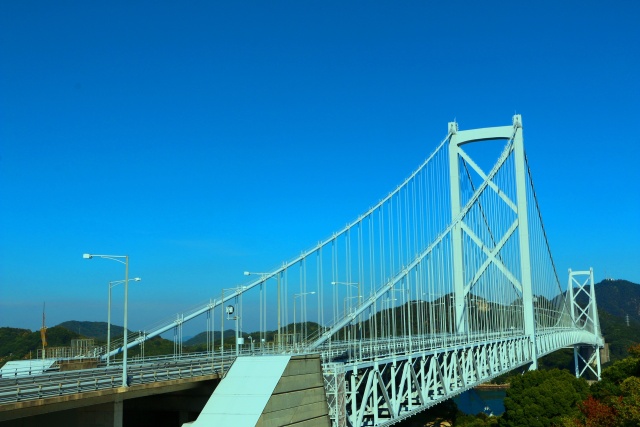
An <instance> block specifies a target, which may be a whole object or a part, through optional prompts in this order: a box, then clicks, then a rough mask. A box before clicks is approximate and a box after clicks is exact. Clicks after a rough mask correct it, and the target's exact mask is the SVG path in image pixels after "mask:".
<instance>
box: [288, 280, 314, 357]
mask: <svg viewBox="0 0 640 427" xmlns="http://www.w3.org/2000/svg"><path fill="white" fill-rule="evenodd" d="M313 294H315V292H303V293H300V294H294V295H293V345H294V347H295V345H296V298H298V297H301V296H303V295H313Z"/></svg>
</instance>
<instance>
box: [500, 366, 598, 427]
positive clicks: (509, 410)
mask: <svg viewBox="0 0 640 427" xmlns="http://www.w3.org/2000/svg"><path fill="white" fill-rule="evenodd" d="M588 395H589V386H588V385H587V382H586V381H585V380H584V379H582V378H576V377H575V376H573V375H571V374H570V373H569V372H567V371H561V370H559V369H552V370H550V371H528V372H525V373H524V374H523V375H521V376H517V377H512V379H511V387H510V388H509V390H507V396H506V398H505V399H504V407H505V412H504V414H503V415H502V418H501V419H500V423H499V425H500V426H501V427H526V426H530V427H550V426H552V425H554V424H556V425H557V424H560V423H561V422H562V418H563V417H567V416H569V417H573V416H577V415H578V413H579V410H578V406H577V404H578V403H579V402H582V401H583V400H584V399H586V398H587V396H588Z"/></svg>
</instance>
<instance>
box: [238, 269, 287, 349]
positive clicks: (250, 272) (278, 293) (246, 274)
mask: <svg viewBox="0 0 640 427" xmlns="http://www.w3.org/2000/svg"><path fill="white" fill-rule="evenodd" d="M252 274H253V275H257V276H261V277H262V279H263V280H264V279H265V277H266V276H268V275H269V274H271V275H273V273H256V272H253V271H245V272H244V275H245V276H251V275H252ZM277 279H278V284H277V299H278V349H280V345H281V340H282V337H281V336H280V329H281V326H280V325H281V320H280V316H281V314H280V272H278V273H277ZM264 285H265V286H266V283H264ZM266 295H267V294H266V288H265V301H264V304H265V307H264V310H265V313H264V316H265V319H264V329H265V338H266V336H267V334H266V330H267V313H266V311H267V298H266Z"/></svg>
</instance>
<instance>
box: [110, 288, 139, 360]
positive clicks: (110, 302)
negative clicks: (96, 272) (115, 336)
mask: <svg viewBox="0 0 640 427" xmlns="http://www.w3.org/2000/svg"><path fill="white" fill-rule="evenodd" d="M131 280H133V281H135V282H139V281H140V280H142V279H141V278H139V277H135V278H133V279H131ZM120 283H124V280H113V281H111V282H109V303H108V304H107V366H109V361H110V359H111V357H110V356H109V353H110V352H111V288H113V287H114V286H117V285H119V284H120Z"/></svg>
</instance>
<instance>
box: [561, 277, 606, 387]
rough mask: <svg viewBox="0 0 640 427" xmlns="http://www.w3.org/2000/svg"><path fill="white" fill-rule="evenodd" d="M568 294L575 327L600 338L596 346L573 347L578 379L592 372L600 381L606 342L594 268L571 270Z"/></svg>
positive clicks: (578, 345)
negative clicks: (601, 321) (597, 300)
mask: <svg viewBox="0 0 640 427" xmlns="http://www.w3.org/2000/svg"><path fill="white" fill-rule="evenodd" d="M567 292H568V293H569V302H570V304H571V310H570V312H571V319H572V320H573V322H574V323H575V325H576V326H577V327H578V328H580V329H585V330H587V331H589V332H591V333H593V334H594V335H595V336H596V337H597V338H598V342H596V344H594V345H584V344H577V345H574V346H573V360H574V363H575V373H576V377H577V378H580V377H581V376H583V375H584V374H585V373H588V372H591V373H592V374H593V375H594V376H595V377H596V378H597V379H598V381H600V374H601V365H600V347H603V346H604V342H603V339H602V334H601V333H600V320H599V318H598V307H597V306H596V291H595V287H594V284H593V268H590V269H589V270H588V271H572V270H571V269H569V284H568V286H567ZM579 299H582V300H584V299H586V303H583V304H580V303H579V302H578V300H579Z"/></svg>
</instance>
